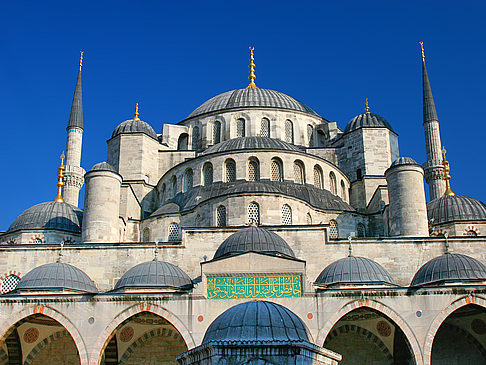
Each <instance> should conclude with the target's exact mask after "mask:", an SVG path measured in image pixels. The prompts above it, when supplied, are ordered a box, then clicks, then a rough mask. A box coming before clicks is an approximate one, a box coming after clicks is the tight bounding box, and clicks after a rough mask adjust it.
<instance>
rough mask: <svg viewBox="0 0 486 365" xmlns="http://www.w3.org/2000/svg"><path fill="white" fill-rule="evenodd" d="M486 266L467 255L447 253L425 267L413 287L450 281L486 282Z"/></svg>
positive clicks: (419, 272)
mask: <svg viewBox="0 0 486 365" xmlns="http://www.w3.org/2000/svg"><path fill="white" fill-rule="evenodd" d="M485 280H486V266H485V265H484V264H483V263H482V262H480V261H478V260H476V259H474V258H472V257H469V256H466V255H460V254H455V253H446V254H443V255H442V256H439V257H436V258H433V259H432V260H430V261H429V262H427V263H426V264H425V265H423V266H422V267H421V268H420V269H419V270H418V271H417V273H416V274H415V276H414V277H413V279H412V284H411V286H423V285H431V284H443V283H444V282H448V281H449V282H450V281H485Z"/></svg>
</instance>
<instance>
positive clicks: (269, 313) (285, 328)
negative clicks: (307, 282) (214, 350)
mask: <svg viewBox="0 0 486 365" xmlns="http://www.w3.org/2000/svg"><path fill="white" fill-rule="evenodd" d="M274 341H275V342H277V341H278V342H309V335H308V333H307V329H306V327H305V324H304V322H302V320H301V319H300V318H299V317H297V315H295V314H294V313H292V312H291V311H290V310H288V309H287V308H285V307H283V306H281V305H279V304H276V303H271V302H266V301H251V302H246V303H242V304H238V305H236V306H234V307H232V308H230V309H228V310H227V311H226V312H224V313H223V314H221V315H220V316H219V317H217V318H216V319H215V320H214V321H213V323H211V325H210V326H209V328H208V329H207V331H206V334H205V335H204V339H203V341H202V344H203V345H204V344H207V343H211V342H245V343H247V342H261V343H268V342H274Z"/></svg>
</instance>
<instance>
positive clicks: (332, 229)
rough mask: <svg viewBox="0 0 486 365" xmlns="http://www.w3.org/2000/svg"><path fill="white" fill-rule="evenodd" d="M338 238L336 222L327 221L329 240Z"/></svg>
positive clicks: (332, 220)
mask: <svg viewBox="0 0 486 365" xmlns="http://www.w3.org/2000/svg"><path fill="white" fill-rule="evenodd" d="M338 237H339V227H338V223H337V222H336V220H334V219H331V220H330V221H329V238H331V239H336V238H338Z"/></svg>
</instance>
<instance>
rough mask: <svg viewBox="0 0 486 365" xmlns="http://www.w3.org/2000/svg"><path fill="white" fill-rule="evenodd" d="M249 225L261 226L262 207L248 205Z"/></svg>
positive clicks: (254, 204) (255, 204)
mask: <svg viewBox="0 0 486 365" xmlns="http://www.w3.org/2000/svg"><path fill="white" fill-rule="evenodd" d="M248 223H255V224H260V206H259V205H258V203H250V204H249V205H248Z"/></svg>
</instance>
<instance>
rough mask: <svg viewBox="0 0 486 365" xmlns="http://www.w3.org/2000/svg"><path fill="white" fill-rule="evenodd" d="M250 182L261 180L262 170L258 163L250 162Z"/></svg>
mask: <svg viewBox="0 0 486 365" xmlns="http://www.w3.org/2000/svg"><path fill="white" fill-rule="evenodd" d="M248 180H249V181H258V180H260V168H259V164H258V161H255V160H250V161H249V162H248Z"/></svg>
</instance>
